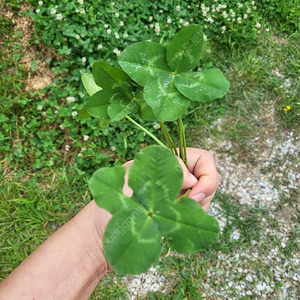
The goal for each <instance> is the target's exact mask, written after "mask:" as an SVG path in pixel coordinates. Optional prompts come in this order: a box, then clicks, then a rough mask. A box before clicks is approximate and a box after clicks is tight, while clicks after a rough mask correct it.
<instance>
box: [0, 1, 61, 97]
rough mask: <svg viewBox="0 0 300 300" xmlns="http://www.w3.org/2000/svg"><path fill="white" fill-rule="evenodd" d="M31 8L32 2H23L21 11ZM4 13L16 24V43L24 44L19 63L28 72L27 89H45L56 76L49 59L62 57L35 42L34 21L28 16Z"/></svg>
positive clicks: (7, 11)
mask: <svg viewBox="0 0 300 300" xmlns="http://www.w3.org/2000/svg"><path fill="white" fill-rule="evenodd" d="M28 9H30V4H28V3H23V4H22V6H21V9H20V11H21V12H22V11H26V10H28ZM2 14H3V15H4V16H5V17H6V18H8V19H10V20H11V21H12V22H13V25H14V33H15V35H14V37H16V36H18V37H17V38H16V42H15V43H20V44H21V45H22V49H23V50H22V51H23V53H24V54H23V56H22V57H21V58H20V60H19V63H20V64H21V65H22V66H23V67H24V68H25V70H26V71H27V74H28V78H27V79H26V80H25V82H24V84H25V88H24V89H25V91H36V90H39V89H43V88H44V87H45V86H47V85H48V84H50V83H51V82H52V81H53V79H54V78H55V77H56V74H54V73H53V72H52V71H51V70H50V68H49V66H48V65H47V63H46V61H47V60H49V61H50V60H52V59H54V58H55V59H56V60H59V59H60V58H61V57H60V56H59V55H58V54H57V53H56V52H55V51H54V50H53V49H51V48H49V47H46V46H44V45H43V44H41V43H39V44H38V45H36V44H34V42H33V40H34V37H33V36H34V32H35V30H34V22H33V21H32V20H31V19H30V18H29V17H26V16H17V17H16V16H15V15H14V12H12V11H10V10H8V9H7V10H5V11H3V12H2Z"/></svg>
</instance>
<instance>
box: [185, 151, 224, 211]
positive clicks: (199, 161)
mask: <svg viewBox="0 0 300 300" xmlns="http://www.w3.org/2000/svg"><path fill="white" fill-rule="evenodd" d="M187 150H188V167H189V170H190V171H191V172H193V174H194V175H195V176H196V178H199V181H198V183H196V184H195V185H194V186H193V187H192V190H191V191H190V193H189V195H188V197H190V198H192V199H194V200H196V201H197V202H199V203H200V204H201V205H206V204H207V201H210V200H211V199H212V198H213V195H214V193H215V191H216V189H217V187H218V184H219V174H218V172H217V170H216V167H215V159H214V157H213V155H212V154H211V153H210V152H208V151H205V150H200V149H194V148H188V149H187ZM208 197H209V198H208Z"/></svg>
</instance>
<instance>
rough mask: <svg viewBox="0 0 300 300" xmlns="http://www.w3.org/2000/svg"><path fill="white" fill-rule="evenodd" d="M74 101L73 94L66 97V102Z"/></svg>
mask: <svg viewBox="0 0 300 300" xmlns="http://www.w3.org/2000/svg"><path fill="white" fill-rule="evenodd" d="M73 102H75V98H74V97H73V96H69V97H67V103H73Z"/></svg>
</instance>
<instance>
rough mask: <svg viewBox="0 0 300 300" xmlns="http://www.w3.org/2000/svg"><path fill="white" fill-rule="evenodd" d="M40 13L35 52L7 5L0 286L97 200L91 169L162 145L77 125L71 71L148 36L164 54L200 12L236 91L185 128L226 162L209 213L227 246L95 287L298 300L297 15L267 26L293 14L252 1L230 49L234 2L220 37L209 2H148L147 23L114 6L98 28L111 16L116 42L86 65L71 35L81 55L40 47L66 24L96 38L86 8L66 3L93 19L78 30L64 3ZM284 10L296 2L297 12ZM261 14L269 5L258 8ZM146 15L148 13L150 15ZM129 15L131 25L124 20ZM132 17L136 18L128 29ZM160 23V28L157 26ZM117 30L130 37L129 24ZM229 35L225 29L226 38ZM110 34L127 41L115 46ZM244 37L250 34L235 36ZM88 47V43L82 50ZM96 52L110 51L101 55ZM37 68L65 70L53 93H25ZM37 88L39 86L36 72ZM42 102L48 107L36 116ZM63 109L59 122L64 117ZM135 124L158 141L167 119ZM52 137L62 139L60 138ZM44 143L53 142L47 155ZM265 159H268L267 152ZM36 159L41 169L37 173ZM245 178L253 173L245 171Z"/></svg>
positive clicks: (80, 103) (128, 129) (134, 11)
mask: <svg viewBox="0 0 300 300" xmlns="http://www.w3.org/2000/svg"><path fill="white" fill-rule="evenodd" d="M31 3H32V6H31V7H26V11H29V12H30V9H31V11H32V13H34V14H36V12H35V10H36V9H43V10H44V12H43V15H42V16H41V22H40V23H35V24H34V26H35V28H36V34H35V36H34V35H32V36H31V37H29V38H27V40H26V43H27V44H28V45H31V48H30V49H29V48H26V47H25V44H23V41H22V37H21V36H22V35H23V37H25V36H26V30H25V29H24V28H22V27H18V28H19V29H16V27H17V25H18V23H17V21H18V18H24V14H26V13H24V9H23V6H22V7H21V4H23V5H24V3H22V2H21V1H13V2H12V1H7V2H6V4H5V5H4V6H3V7H2V8H3V10H2V15H1V38H0V40H1V44H0V47H1V54H2V56H1V84H0V90H1V93H0V99H1V100H0V104H1V114H0V119H1V120H2V121H1V124H0V136H1V145H0V157H1V160H0V161H1V164H0V165H1V175H0V176H1V177H0V181H1V184H0V194H1V199H0V219H1V230H0V235H1V242H0V243H1V255H0V256H1V257H2V258H3V261H2V262H1V268H0V277H1V279H3V278H5V277H6V276H7V275H8V274H9V273H10V272H11V271H12V270H13V269H14V268H15V267H16V266H17V265H18V264H19V263H20V262H21V261H22V260H23V259H25V257H26V256H27V255H28V254H30V253H31V252H32V251H33V250H34V249H35V248H36V247H37V246H38V245H39V244H40V242H42V241H43V240H44V239H46V238H47V237H48V236H49V235H50V234H51V233H53V232H54V231H55V230H56V229H57V228H58V227H59V226H61V225H62V224H64V223H65V222H66V221H67V220H69V219H70V218H71V217H72V216H73V215H74V214H76V213H77V212H78V211H79V210H80V209H81V208H82V207H83V206H84V205H85V204H86V203H88V201H89V199H90V197H91V195H90V194H89V193H88V192H87V191H88V184H87V181H88V178H89V177H90V174H91V173H92V172H93V171H94V170H95V169H97V168H99V167H100V166H101V167H103V166H107V165H117V164H120V163H122V162H123V161H125V160H128V159H131V158H133V157H134V156H135V155H136V153H137V152H138V151H139V150H140V149H142V148H144V147H145V146H146V145H149V144H152V143H153V142H152V140H151V139H150V138H149V139H148V138H147V136H144V134H143V132H142V131H140V130H136V128H135V127H134V126H131V124H129V123H128V122H122V121H120V122H115V123H114V125H113V126H109V127H107V128H105V129H101V128H99V124H98V121H97V120H94V119H82V118H80V117H79V116H78V113H79V111H80V110H81V109H82V108H83V107H84V103H85V102H86V101H87V99H88V96H87V95H86V94H85V92H84V90H83V88H82V87H80V90H79V92H82V93H83V97H82V98H81V96H79V97H78V96H76V95H78V85H79V82H80V80H79V79H80V75H81V74H80V73H76V72H77V71H75V70H79V69H81V70H82V71H83V72H86V71H87V70H88V69H89V68H91V67H92V63H93V62H94V60H107V59H111V61H115V59H116V57H117V54H119V53H120V52H121V51H122V50H123V49H124V48H125V47H127V46H128V45H129V44H131V43H133V42H137V41H139V38H141V39H143V40H145V39H150V38H152V39H153V41H156V42H158V43H159V42H160V40H161V39H162V37H163V32H164V33H166V35H165V36H164V37H163V39H162V40H163V41H164V40H169V39H170V37H171V35H173V34H174V33H175V32H176V31H177V30H178V26H182V27H183V26H184V22H183V21H185V22H189V23H192V21H190V19H189V18H190V15H191V13H193V16H192V17H193V18H194V21H193V22H195V23H197V24H201V23H200V22H202V21H203V22H205V24H206V25H209V26H208V28H207V31H206V35H207V37H208V46H207V49H208V53H207V56H206V58H204V59H203V67H202V69H206V68H211V67H217V68H219V69H221V70H222V71H223V72H224V75H225V76H226V78H227V79H228V80H229V81H230V82H231V89H230V91H229V93H228V94H227V95H226V96H225V98H224V99H222V101H220V100H215V101H213V102H210V103H205V104H203V105H201V106H200V107H193V106H190V111H189V112H188V114H187V115H186V116H183V123H185V122H186V121H185V119H186V118H187V119H188V122H189V126H188V127H187V128H186V138H187V144H188V145H189V146H195V147H201V148H205V149H208V150H211V151H214V152H215V153H216V155H217V156H218V166H219V170H220V173H221V175H222V176H223V178H222V180H221V185H220V190H219V192H218V194H217V196H216V198H215V199H214V202H213V204H212V207H211V211H210V213H211V214H212V215H214V216H215V217H216V218H217V219H218V221H219V224H220V226H221V229H222V228H223V229H222V230H221V234H220V240H219V243H218V244H216V245H215V247H214V248H213V249H212V250H210V251H205V252H204V253H202V254H191V255H180V254H178V253H176V252H173V251H170V252H169V251H168V248H167V245H165V246H164V248H163V252H162V253H163V256H162V257H161V258H160V260H159V261H158V263H157V265H155V266H154V267H153V268H151V269H150V270H149V272H148V273H145V274H142V275H141V276H136V277H130V276H127V277H120V276H118V275H117V274H116V273H114V272H113V271H112V272H111V273H110V274H108V276H106V278H104V279H103V281H102V282H101V283H100V284H99V287H98V288H97V289H96V290H95V292H94V294H93V295H92V296H91V299H102V298H105V299H116V298H122V299H217V297H218V298H220V299H257V298H263V299H274V300H275V299H276V300H277V299H297V298H298V295H299V294H300V292H299V277H298V274H299V270H298V268H299V267H298V266H299V256H298V253H299V249H298V245H299V217H298V216H299V192H298V191H299V183H298V182H299V155H298V152H297V149H299V144H297V143H299V99H298V91H299V69H300V68H299V50H298V44H299V31H298V30H297V29H296V28H295V27H291V26H290V25H288V24H291V23H296V22H297V20H298V19H296V18H293V15H291V14H290V16H292V17H289V19H281V16H285V15H284V14H282V13H280V18H277V17H271V18H269V20H270V22H271V21H272V23H268V21H267V19H265V18H264V16H266V15H269V16H272V11H273V12H274V10H278V11H280V10H282V9H284V6H281V3H282V2H281V1H274V2H272V7H274V8H275V9H274V10H269V7H271V6H269V5H267V2H265V1H262V2H259V3H258V2H257V3H255V4H253V6H256V7H257V9H256V10H254V9H252V10H251V13H250V14H251V16H252V13H253V16H254V14H255V16H256V17H255V18H254V17H249V16H250V14H249V13H247V12H243V14H245V13H246V14H247V19H243V16H242V20H241V21H242V23H241V24H239V25H240V26H241V27H236V29H237V28H242V27H243V26H245V27H247V26H248V30H245V32H247V33H249V34H251V36H252V37H253V36H255V39H253V38H252V37H250V35H249V36H247V34H245V35H244V36H243V37H241V40H239V38H235V40H234V39H231V38H230V37H231V35H230V26H226V24H228V25H229V23H225V22H230V21H228V20H225V19H224V20H223V19H222V17H223V16H222V12H223V11H225V10H226V13H227V15H229V13H230V12H229V9H231V7H229V5H233V4H232V2H231V3H229V1H228V3H226V1H224V2H223V3H221V2H220V1H219V4H222V5H228V9H227V8H223V9H222V12H221V13H220V14H218V18H219V21H220V23H219V25H218V26H216V27H214V25H215V24H216V23H217V22H216V19H214V22H213V23H211V24H210V23H209V22H208V21H205V20H204V18H205V16H203V13H204V10H202V8H201V5H200V7H199V8H197V7H196V5H197V3H194V4H195V6H193V2H190V3H184V2H182V1H181V2H180V3H175V2H173V3H172V4H168V3H167V2H164V3H163V4H161V3H153V7H152V10H148V11H149V15H147V16H146V18H141V19H138V20H137V19H136V16H139V15H141V13H140V10H139V9H140V8H139V7H138V6H137V7H135V6H134V4H132V7H131V8H128V10H127V11H126V9H123V10H121V9H116V7H117V6H116V5H117V4H115V6H113V5H110V3H107V4H105V7H103V9H102V10H101V11H102V12H103V14H102V15H101V17H100V18H99V19H100V20H101V19H103V23H101V24H103V30H102V29H101V30H102V31H103V32H104V28H105V27H104V25H105V24H109V26H110V28H105V30H107V29H111V33H110V34H108V33H107V32H106V34H107V35H106V34H105V32H104V35H101V36H103V40H102V41H101V42H99V43H97V42H96V40H95V41H94V42H92V43H93V45H94V46H93V51H99V52H98V53H97V54H95V57H94V58H93V59H91V61H90V60H89V56H88V54H90V52H84V53H88V54H82V53H81V51H86V50H82V49H84V47H88V46H82V45H83V44H84V41H86V40H87V39H83V38H82V37H80V39H79V40H77V39H76V36H74V37H73V39H72V42H74V45H76V51H74V52H72V51H71V52H70V54H67V55H64V56H63V57H59V56H56V55H54V54H53V55H52V56H51V55H50V56H49V57H45V56H43V53H45V51H46V50H45V48H44V47H42V44H43V43H44V42H43V40H42V39H41V35H42V34H43V31H44V29H43V24H44V25H45V24H51V28H52V29H49V28H47V30H48V31H49V30H52V32H55V30H57V29H58V26H62V21H63V22H66V23H67V22H69V23H68V24H71V23H72V22H74V24H75V25H76V26H75V27H76V28H78V30H82V29H81V26H82V27H84V28H87V29H88V30H87V32H88V33H89V32H91V31H90V27H88V24H89V23H88V22H85V21H84V20H83V18H88V17H87V15H88V13H87V11H88V8H89V6H90V2H87V1H85V2H83V4H80V3H79V2H77V1H72V2H71V4H72V5H73V6H74V7H77V6H80V5H81V6H80V7H82V8H85V12H86V13H85V14H81V15H79V14H73V15H74V18H79V17H80V18H81V20H83V21H82V22H79V19H77V20H75V19H73V15H72V14H70V15H68V16H67V18H66V19H65V20H58V19H57V16H56V15H57V14H59V13H62V12H61V11H58V9H62V7H61V6H60V4H59V3H54V2H46V1H44V2H43V5H39V3H38V2H31ZM289 3H291V5H292V4H293V5H294V4H295V5H297V2H292V1H290V2H288V4H289ZM243 4H245V3H243ZM55 5H58V7H57V8H55ZM118 5H121V4H118ZM125 5H126V6H127V5H128V6H130V5H131V4H124V6H125ZM188 5H190V6H191V8H188ZM212 5H216V6H217V5H218V3H216V4H215V3H213V2H210V1H207V3H205V7H210V13H212V11H211V9H212ZM251 5H252V4H251V2H249V3H248V6H247V7H246V6H244V8H243V9H245V10H247V9H248V8H250V9H251ZM262 5H265V6H264V7H263V9H264V10H263V11H262ZM52 6H53V7H52ZM161 6H164V7H161ZM176 6H180V9H178V8H176ZM253 6H252V7H253ZM20 7H21V10H22V11H21V12H20V11H19V9H20ZM51 8H54V9H56V10H57V14H51ZM287 8H292V6H287ZM295 8H297V7H296V6H295ZM75 10H76V8H75ZM159 10H163V12H159ZM205 10H207V9H205ZM143 11H144V13H145V14H148V11H147V12H145V11H146V10H144V9H143ZM237 12H238V11H237V10H236V11H235V13H237ZM241 12H242V11H241ZM97 13H98V14H99V15H100V12H96V14H97ZM116 13H118V14H119V17H117V16H116V15H115V14H116ZM262 13H264V15H263V14H262ZM121 14H123V15H122V18H123V19H120V16H121ZM125 15H126V16H131V19H130V18H129V17H128V19H127V20H128V22H127V23H126V22H125ZM151 16H152V17H153V19H152V21H150V20H149V18H150V17H151ZM221 16H222V17H221ZM211 17H212V18H213V16H211ZM35 18H37V17H35ZM42 18H44V19H43V20H42ZM168 18H170V20H171V22H170V23H168V21H169V20H168ZM177 18H178V19H177ZM223 18H224V17H223ZM228 18H229V17H228ZM150 19H151V18H150ZM22 20H23V21H24V19H22ZM110 20H111V21H110ZM157 20H160V21H159V26H156V23H158V21H157ZM279 20H280V21H279ZM13 21H14V22H13ZM109 21H110V22H109ZM122 21H123V22H124V26H120V25H121V24H122V23H121V22H122ZM221 21H222V22H223V24H221ZM236 21H237V20H236ZM112 22H113V24H114V26H115V27H114V26H113V25H112ZM257 23H259V24H260V26H261V27H260V28H257V27H259V25H257V27H255V25H256V24H257ZM129 24H131V27H130V26H129ZM137 24H138V25H137ZM145 24H146V25H147V26H148V27H147V28H145V26H144V25H145ZM151 24H152V25H151ZM250 24H251V26H250ZM133 25H135V26H133ZM64 26H65V25H64ZM167 26H168V27H167ZM222 26H226V30H225V32H224V34H222ZM94 27H95V26H94ZM151 27H152V28H151ZM130 28H131V29H130ZM120 30H122V31H120ZM129 30H131V34H128V37H127V39H128V40H126V42H124V44H123V45H124V46H122V47H121V46H119V48H118V46H117V45H120V44H119V42H120V40H121V41H123V35H122V34H125V31H127V32H129ZM155 30H156V31H155ZM209 30H214V31H215V37H213V35H212V34H210V35H209V33H208V31H209ZM237 30H238V29H237ZM95 31H96V29H95ZM102 31H101V32H102ZM108 32H109V31H108ZM115 32H118V33H119V34H118V35H119V39H117V38H116V35H115ZM120 32H122V34H120ZM157 32H159V35H156V33H157ZM168 32H170V37H169V36H168ZM88 33H87V35H86V37H88ZM148 33H149V35H148ZM60 34H61V36H63V37H62V38H61V36H60ZM76 34H77V33H76ZM76 34H75V35H76ZM78 34H80V33H78ZM238 34H240V35H241V36H242V34H241V32H240V31H238V32H237V35H238ZM49 36H51V40H49V41H48V45H49V46H50V47H53V48H51V49H54V48H55V51H63V50H59V49H60V47H61V48H62V49H63V47H64V46H65V49H66V47H67V48H68V49H70V48H72V44H71V43H69V40H70V39H71V37H66V36H64V33H63V31H61V32H59V33H58V36H57V38H58V39H59V40H60V43H61V44H60V46H59V45H58V44H54V42H52V41H53V40H52V38H53V35H49ZM125 37H126V34H125ZM236 37H237V36H236ZM44 38H45V39H46V38H47V37H46V36H44ZM55 38H56V36H54V40H55ZM65 39H67V41H66V40H65ZM124 39H125V38H124ZM134 39H136V40H134ZM155 39H156V40H155ZM221 40H222V43H221ZM77 42H78V44H76V43H77ZM79 43H81V44H82V45H80V46H78V45H79ZM98 44H99V45H100V46H99V48H101V46H102V49H99V50H97V48H98ZM250 45H252V46H250ZM39 47H40V48H39ZM117 48H118V49H117ZM29 50H30V51H31V52H34V53H36V54H35V55H36V56H35V57H34V59H32V60H31V61H33V60H34V61H35V62H32V65H31V67H30V63H29V68H27V67H26V65H25V64H24V62H23V61H22V57H24V55H25V54H26V53H28V52H29ZM114 50H115V51H114ZM117 50H118V51H120V52H118V51H117ZM53 51H54V50H53ZM51 53H54V52H51ZM93 53H96V52H93ZM83 58H86V61H85V59H83ZM42 61H44V62H45V66H48V67H50V69H52V70H54V71H57V72H58V73H59V72H60V70H64V71H65V73H60V74H59V75H57V77H56V79H55V81H54V82H53V84H52V85H50V86H49V87H47V88H46V89H43V90H37V91H34V92H28V90H26V84H27V78H28V77H30V76H32V75H39V73H38V68H39V66H40V64H41V62H42ZM74 61H76V64H75V63H73V62H74ZM84 61H85V62H84ZM65 66H67V67H65ZM71 72H72V75H71V76H69V74H70V73H71ZM31 78H32V77H31ZM40 78H44V77H43V76H41V75H40ZM68 97H70V98H68ZM72 97H74V99H73V98H72ZM39 105H41V106H42V110H37V108H38V107H39ZM73 107H75V108H74V109H73ZM39 108H40V107H39ZM56 110H57V111H59V114H57V113H55V111H56ZM45 112H46V113H47V117H46V116H44V115H45ZM72 112H74V114H73V115H72ZM43 113H44V115H43ZM76 113H77V115H76ZM21 117H22V118H21ZM23 118H24V119H23ZM204 120H205V121H204ZM137 121H138V122H140V123H141V124H142V125H143V126H144V127H145V128H147V130H148V131H150V132H152V133H155V135H157V136H158V137H159V138H160V139H163V135H162V134H160V132H159V131H158V127H159V124H158V122H156V121H154V122H153V121H146V122H144V121H143V120H141V119H137ZM29 124H30V126H29ZM60 125H62V126H64V129H61V128H60ZM166 126H167V128H168V130H169V131H170V133H171V134H172V136H175V135H177V134H178V130H177V126H173V125H172V124H171V123H170V124H166ZM79 128H80V129H79ZM53 129H55V130H56V131H57V132H56V133H55V132H54V133H51V130H53ZM39 132H42V134H41V133H39ZM48 132H50V134H48ZM38 134H39V135H40V137H39V136H38ZM3 136H4V137H3ZM44 140H45V141H44ZM46 141H47V143H48V145H45V144H44V143H46ZM176 142H177V141H176ZM293 145H294V146H293ZM36 149H38V150H36ZM124 149H125V150H124ZM266 149H267V150H268V149H269V150H268V151H270V152H268V151H267V152H265V151H266ZM263 154H264V155H263ZM266 155H267V156H266ZM37 159H39V160H40V161H38V162H36V161H37ZM50 166H51V167H50ZM242 168H246V169H247V172H245V173H239V172H238V170H241V169H242ZM224 170H227V171H228V172H227V173H226V172H225V171H224ZM245 174H248V176H245ZM297 176H298V177H297ZM248 177H249V178H250V180H249V178H248ZM225 179H228V180H225ZM256 179H257V180H256ZM228 181H229V183H228ZM251 182H252V183H251ZM251 184H252V185H251ZM246 188H248V189H249V190H247V189H246ZM250 195H252V196H253V198H252V200H251V203H250V202H247V201H246V199H248V196H250ZM254 197H258V199H259V200H256V199H255V198H254ZM270 197H271V199H272V200H274V201H272V202H270V203H272V205H271V206H270V205H269V202H268V201H267V199H269V198H270ZM258 224H259V226H258ZM147 291H148V294H147Z"/></svg>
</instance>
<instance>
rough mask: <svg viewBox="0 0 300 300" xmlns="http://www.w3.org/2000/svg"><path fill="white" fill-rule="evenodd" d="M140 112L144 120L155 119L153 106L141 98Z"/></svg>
mask: <svg viewBox="0 0 300 300" xmlns="http://www.w3.org/2000/svg"><path fill="white" fill-rule="evenodd" d="M138 114H139V116H140V118H141V119H143V120H154V119H156V118H155V115H154V113H153V110H152V108H151V107H150V106H149V105H148V104H147V103H146V102H145V100H144V99H143V100H141V99H140V100H139V110H138Z"/></svg>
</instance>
